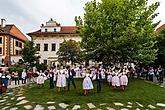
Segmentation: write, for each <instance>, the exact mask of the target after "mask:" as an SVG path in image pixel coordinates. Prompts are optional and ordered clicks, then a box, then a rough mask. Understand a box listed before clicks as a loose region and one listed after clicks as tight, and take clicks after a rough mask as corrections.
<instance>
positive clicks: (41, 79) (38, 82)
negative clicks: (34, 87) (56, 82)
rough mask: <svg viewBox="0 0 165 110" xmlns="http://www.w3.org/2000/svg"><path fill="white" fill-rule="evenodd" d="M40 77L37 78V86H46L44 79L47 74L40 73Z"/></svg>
mask: <svg viewBox="0 0 165 110" xmlns="http://www.w3.org/2000/svg"><path fill="white" fill-rule="evenodd" d="M38 75H39V76H38V77H37V84H44V81H45V79H44V77H45V74H44V73H38Z"/></svg>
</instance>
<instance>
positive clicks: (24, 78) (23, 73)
mask: <svg viewBox="0 0 165 110" xmlns="http://www.w3.org/2000/svg"><path fill="white" fill-rule="evenodd" d="M26 76H27V74H26V71H25V69H24V70H23V72H22V76H21V78H22V84H26Z"/></svg>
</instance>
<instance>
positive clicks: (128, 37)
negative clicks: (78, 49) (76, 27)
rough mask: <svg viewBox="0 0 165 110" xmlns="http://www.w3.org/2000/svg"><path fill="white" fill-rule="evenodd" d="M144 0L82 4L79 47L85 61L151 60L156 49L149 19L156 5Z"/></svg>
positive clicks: (152, 24)
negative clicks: (82, 17)
mask: <svg viewBox="0 0 165 110" xmlns="http://www.w3.org/2000/svg"><path fill="white" fill-rule="evenodd" d="M147 2H148V0H102V1H101V2H100V3H97V2H96V0H93V1H90V2H87V3H86V5H85V14H84V24H83V25H82V26H81V28H80V35H81V37H82V42H81V46H82V48H83V49H85V52H86V53H87V54H86V55H87V57H88V59H94V60H96V61H102V62H107V61H111V62H140V63H144V64H149V63H151V62H152V61H154V60H155V56H156V54H157V49H155V48H154V45H155V43H156V41H155V35H154V29H155V27H156V26H157V24H158V23H153V19H154V18H155V17H156V16H157V15H158V13H154V12H155V10H156V9H157V7H158V6H159V3H158V2H156V3H154V4H152V5H150V6H147Z"/></svg>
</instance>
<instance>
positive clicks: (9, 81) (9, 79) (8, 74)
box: [6, 71, 11, 85]
mask: <svg viewBox="0 0 165 110" xmlns="http://www.w3.org/2000/svg"><path fill="white" fill-rule="evenodd" d="M6 74H7V75H6V78H7V79H8V85H11V74H10V73H9V71H6Z"/></svg>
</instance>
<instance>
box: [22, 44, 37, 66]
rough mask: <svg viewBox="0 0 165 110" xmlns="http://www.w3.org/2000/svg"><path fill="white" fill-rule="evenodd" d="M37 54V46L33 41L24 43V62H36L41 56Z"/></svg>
mask: <svg viewBox="0 0 165 110" xmlns="http://www.w3.org/2000/svg"><path fill="white" fill-rule="evenodd" d="M36 54H37V47H35V46H34V43H33V41H26V42H25V44H24V48H23V49H22V59H23V62H24V63H28V64H30V66H32V64H34V63H35V62H36V61H37V60H38V59H39V56H36Z"/></svg>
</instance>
